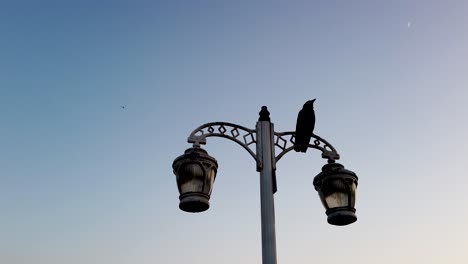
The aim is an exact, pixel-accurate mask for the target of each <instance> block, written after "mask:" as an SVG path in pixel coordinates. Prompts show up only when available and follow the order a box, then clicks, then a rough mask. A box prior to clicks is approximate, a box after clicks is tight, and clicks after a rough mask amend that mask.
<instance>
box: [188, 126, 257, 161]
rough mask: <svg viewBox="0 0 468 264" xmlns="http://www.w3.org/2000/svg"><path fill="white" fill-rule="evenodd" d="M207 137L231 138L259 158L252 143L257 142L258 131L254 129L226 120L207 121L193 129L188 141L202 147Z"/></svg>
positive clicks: (194, 145)
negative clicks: (252, 147)
mask: <svg viewBox="0 0 468 264" xmlns="http://www.w3.org/2000/svg"><path fill="white" fill-rule="evenodd" d="M207 137H223V138H227V139H230V140H232V141H234V142H236V143H237V144H239V145H241V146H242V147H243V148H244V149H245V150H247V152H249V153H250V155H251V156H252V157H253V158H254V160H257V158H256V154H255V151H254V150H252V149H251V145H252V144H254V143H257V140H256V131H255V130H253V129H249V128H246V127H243V126H239V125H236V124H231V123H226V122H213V123H207V124H204V125H201V126H199V127H198V128H196V129H195V130H194V131H192V133H190V136H189V137H188V139H187V141H188V143H193V147H200V145H204V144H206V138H207ZM254 148H255V147H254Z"/></svg>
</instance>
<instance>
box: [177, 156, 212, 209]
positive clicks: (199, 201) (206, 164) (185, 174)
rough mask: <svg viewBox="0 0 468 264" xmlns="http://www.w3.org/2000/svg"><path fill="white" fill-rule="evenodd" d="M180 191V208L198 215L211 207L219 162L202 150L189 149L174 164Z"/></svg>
mask: <svg viewBox="0 0 468 264" xmlns="http://www.w3.org/2000/svg"><path fill="white" fill-rule="evenodd" d="M172 168H173V170H174V174H175V176H176V181H177V187H178V189H179V193H180V196H179V200H180V203H179V208H180V209H181V210H182V211H185V212H190V213H198V212H203V211H206V210H207V209H208V208H209V207H210V203H209V200H210V195H211V191H212V189H213V183H214V180H215V178H216V172H217V170H218V162H217V161H216V159H215V158H213V157H211V156H210V155H208V153H207V152H206V150H204V149H201V148H189V149H187V150H186V151H185V153H184V154H183V155H181V156H179V157H177V158H176V159H175V160H174V162H173V163H172Z"/></svg>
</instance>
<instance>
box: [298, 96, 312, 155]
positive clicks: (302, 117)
mask: <svg viewBox="0 0 468 264" xmlns="http://www.w3.org/2000/svg"><path fill="white" fill-rule="evenodd" d="M314 102H315V99H314V100H309V101H307V102H306V103H305V104H304V106H303V107H302V110H301V111H299V114H298V115H297V123H296V138H295V140H294V150H295V151H297V152H299V151H300V152H306V151H307V149H308V148H309V142H310V139H311V138H312V133H313V132H314V127H315V111H314Z"/></svg>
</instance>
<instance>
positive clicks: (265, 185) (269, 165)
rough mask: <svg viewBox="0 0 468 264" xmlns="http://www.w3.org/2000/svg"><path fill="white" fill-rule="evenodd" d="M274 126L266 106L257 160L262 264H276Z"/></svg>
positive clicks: (263, 113)
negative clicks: (258, 164)
mask: <svg viewBox="0 0 468 264" xmlns="http://www.w3.org/2000/svg"><path fill="white" fill-rule="evenodd" d="M273 133H274V132H273V124H272V123H271V122H270V113H269V112H268V110H267V108H266V106H263V107H262V110H261V111H260V118H259V120H258V122H257V159H258V160H259V161H261V162H260V166H258V167H259V168H258V170H259V171H260V204H261V219H262V263H263V264H276V234H275V205H274V197H273V189H274V187H273V186H274V185H273V184H274V183H273V177H274V175H273V173H274V169H273V165H274V164H273V161H272V160H273V159H272V157H274V145H273V144H272V135H273Z"/></svg>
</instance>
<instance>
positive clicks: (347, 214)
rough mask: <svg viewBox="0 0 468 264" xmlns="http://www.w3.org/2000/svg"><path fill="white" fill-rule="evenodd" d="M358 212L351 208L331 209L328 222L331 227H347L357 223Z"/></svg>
mask: <svg viewBox="0 0 468 264" xmlns="http://www.w3.org/2000/svg"><path fill="white" fill-rule="evenodd" d="M355 211H356V210H353V209H351V208H340V209H331V210H329V211H327V215H328V218H327V221H328V223H329V224H331V225H336V226H345V225H349V224H352V223H354V222H356V221H357V217H356V214H355Z"/></svg>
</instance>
